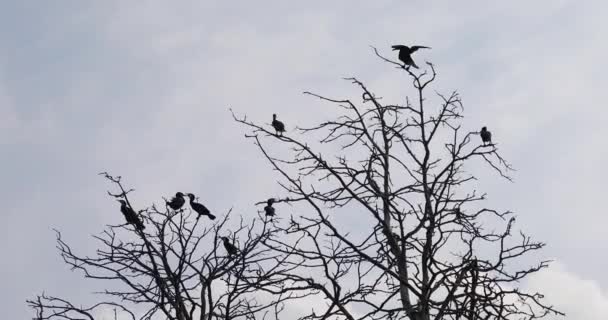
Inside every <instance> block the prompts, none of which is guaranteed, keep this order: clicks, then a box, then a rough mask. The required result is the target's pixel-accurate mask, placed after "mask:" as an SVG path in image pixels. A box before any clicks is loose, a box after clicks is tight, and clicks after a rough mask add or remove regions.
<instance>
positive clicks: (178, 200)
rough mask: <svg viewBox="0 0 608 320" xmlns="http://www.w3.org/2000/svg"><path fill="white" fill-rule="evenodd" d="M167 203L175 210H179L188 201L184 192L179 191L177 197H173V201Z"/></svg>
mask: <svg viewBox="0 0 608 320" xmlns="http://www.w3.org/2000/svg"><path fill="white" fill-rule="evenodd" d="M166 202H167V205H168V206H169V207H170V208H171V209H173V210H176V211H177V210H179V209H181V207H182V206H183V205H184V203H186V199H184V194H183V193H181V192H178V193H176V194H175V197H173V198H172V199H171V201H166Z"/></svg>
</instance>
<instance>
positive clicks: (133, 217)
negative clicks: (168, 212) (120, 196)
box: [118, 200, 146, 231]
mask: <svg viewBox="0 0 608 320" xmlns="http://www.w3.org/2000/svg"><path fill="white" fill-rule="evenodd" d="M118 202H120V212H122V214H123V215H124V216H125V219H126V220H127V223H130V224H132V225H134V226H135V228H136V229H137V230H140V231H141V230H144V229H145V228H146V227H145V226H144V224H143V222H141V219H139V217H138V216H137V213H135V211H134V210H133V209H132V208H131V207H129V206H128V205H127V202H125V201H124V200H118Z"/></svg>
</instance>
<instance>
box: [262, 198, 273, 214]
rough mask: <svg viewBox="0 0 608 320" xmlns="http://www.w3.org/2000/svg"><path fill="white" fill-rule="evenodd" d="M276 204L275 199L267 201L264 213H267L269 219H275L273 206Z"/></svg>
mask: <svg viewBox="0 0 608 320" xmlns="http://www.w3.org/2000/svg"><path fill="white" fill-rule="evenodd" d="M274 202H275V200H274V198H270V199H268V201H266V206H265V207H264V212H266V216H267V217H271V218H272V217H274V208H273V207H272V204H273V203H274Z"/></svg>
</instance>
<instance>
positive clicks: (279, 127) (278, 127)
mask: <svg viewBox="0 0 608 320" xmlns="http://www.w3.org/2000/svg"><path fill="white" fill-rule="evenodd" d="M272 127H273V128H274V130H275V131H276V134H279V135H283V132H285V124H284V123H283V122H281V121H279V120H277V115H276V113H275V114H272Z"/></svg>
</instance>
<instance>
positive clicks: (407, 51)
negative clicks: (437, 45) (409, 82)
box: [392, 44, 431, 69]
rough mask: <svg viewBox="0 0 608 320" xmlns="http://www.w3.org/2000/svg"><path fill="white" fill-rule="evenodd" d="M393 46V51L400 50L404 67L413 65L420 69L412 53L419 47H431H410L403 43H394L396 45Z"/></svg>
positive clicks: (421, 47)
mask: <svg viewBox="0 0 608 320" xmlns="http://www.w3.org/2000/svg"><path fill="white" fill-rule="evenodd" d="M392 48H393V51H394V50H399V60H401V61H402V62H403V63H404V65H403V67H404V68H405V67H406V66H412V67H414V68H416V69H418V66H417V65H416V63H415V62H414V60H413V59H412V53H414V52H416V51H417V50H418V49H431V48H430V47H425V46H412V47H408V46H404V45H401V44H397V45H394V46H392Z"/></svg>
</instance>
